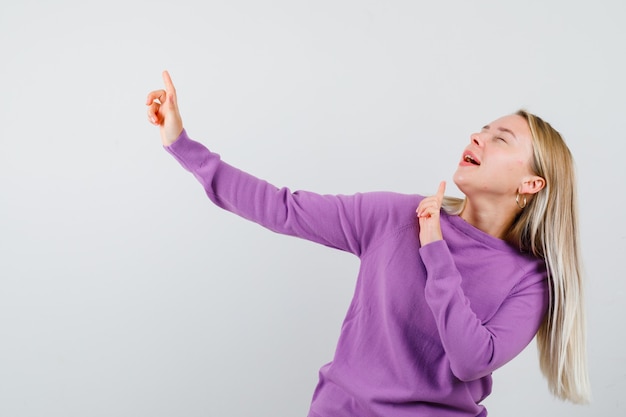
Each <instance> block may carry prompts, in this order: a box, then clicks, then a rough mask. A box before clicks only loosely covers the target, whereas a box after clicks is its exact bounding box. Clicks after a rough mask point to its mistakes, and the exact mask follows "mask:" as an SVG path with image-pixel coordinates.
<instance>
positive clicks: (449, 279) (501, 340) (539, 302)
mask: <svg viewBox="0 0 626 417" xmlns="http://www.w3.org/2000/svg"><path fill="white" fill-rule="evenodd" d="M420 255H421V257H422V261H423V263H424V265H425V267H426V270H427V282H426V288H425V294H426V300H427V303H428V305H429V307H430V309H431V311H432V313H433V315H434V317H435V321H436V324H437V328H438V331H439V335H440V337H441V340H442V343H443V347H444V350H445V352H446V354H447V357H448V359H449V361H450V367H451V370H452V372H453V373H454V375H455V376H456V377H457V378H459V379H460V380H463V381H471V380H476V379H479V378H482V377H484V376H486V375H489V374H490V373H491V372H493V371H494V370H496V369H497V368H499V367H501V366H502V365H504V364H505V363H506V362H508V361H510V360H511V359H513V358H514V357H515V356H517V355H518V354H519V353H520V352H521V351H522V350H523V349H524V347H526V346H527V345H528V344H529V343H530V341H531V340H532V339H533V337H534V336H535V334H536V332H537V330H538V328H539V326H540V324H541V322H542V320H543V317H544V314H545V311H546V308H547V299H546V290H545V281H544V280H543V279H528V280H522V281H520V284H519V285H518V286H517V287H516V288H514V289H513V291H512V292H511V293H510V294H509V296H508V297H507V298H506V299H505V300H504V302H503V303H502V304H501V306H500V308H499V309H498V311H497V312H496V314H495V315H494V316H493V317H491V318H490V319H488V320H487V321H486V322H482V321H481V320H480V319H479V318H478V317H477V315H476V314H475V313H474V311H472V306H471V305H470V302H469V300H468V299H467V297H466V296H465V294H464V292H463V289H462V287H461V282H462V276H461V273H460V272H459V271H458V269H457V268H456V266H455V263H454V259H453V258H452V255H451V253H450V251H449V248H448V246H447V244H446V242H445V241H444V240H441V241H436V242H433V243H430V244H428V245H425V246H423V247H422V248H421V249H420ZM528 274H531V275H532V274H533V272H528Z"/></svg>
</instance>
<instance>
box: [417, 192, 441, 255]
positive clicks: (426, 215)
mask: <svg viewBox="0 0 626 417" xmlns="http://www.w3.org/2000/svg"><path fill="white" fill-rule="evenodd" d="M445 190H446V182H445V181H441V183H439V189H438V190H437V194H435V195H431V196H430V197H426V198H425V199H423V200H422V201H421V202H420V204H419V206H417V210H416V213H417V218H418V219H419V224H420V235H419V237H420V242H421V244H422V246H424V245H428V244H429V243H432V242H435V241H437V240H442V239H443V236H442V234H441V223H440V221H439V215H440V210H441V202H442V201H443V193H444V191H445Z"/></svg>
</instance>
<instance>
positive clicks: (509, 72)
mask: <svg viewBox="0 0 626 417" xmlns="http://www.w3.org/2000/svg"><path fill="white" fill-rule="evenodd" d="M625 18H626V3H625V2H623V1H622V0H614V1H608V0H600V1H595V2H587V1H569V0H562V1H523V2H513V1H508V2H504V1H495V0H490V1H487V0H484V1H447V2H433V1H428V2H427V1H396V0H360V1H357V0H351V1H341V0H334V1H329V0H326V1H295V0H284V1H253V0H228V1H226V0H224V1H204V2H201V1H190V0H185V1H175V2H174V1H170V2H164V1H132V0H128V1H123V2H118V1H108V2H103V1H99V2H93V4H92V3H91V2H88V1H70V0H65V1H43V0H42V1H20V2H16V1H13V2H8V1H4V2H3V3H2V5H0V59H1V64H0V83H1V87H0V141H1V148H0V416H2V417H22V416H24V417H26V416H29V417H30V416H59V417H60V416H63V417H69V416H76V417H79V416H80V417H84V416H107V417H108V416H148V415H149V416H187V417H190V416H220V417H226V416H233V417H234V416H251V415H254V416H304V415H306V413H307V410H308V405H309V402H310V399H311V395H312V393H313V389H314V387H315V384H316V381H317V371H318V369H319V367H320V366H322V365H323V364H324V363H326V362H328V361H330V360H331V359H332V354H333V351H334V347H335V343H336V340H337V337H338V335H339V330H340V327H341V323H342V320H343V317H344V314H345V312H346V310H347V307H348V304H349V302H350V299H351V296H352V292H353V288H354V284H355V278H356V274H357V269H358V260H357V259H356V258H355V257H354V256H353V255H350V254H346V253H342V252H339V251H335V250H332V249H329V248H326V247H321V246H317V245H314V244H312V243H309V242H306V241H302V240H298V239H294V238H288V237H284V236H279V235H274V234H272V233H271V232H268V231H266V230H264V229H262V228H261V227H259V226H257V225H255V224H252V223H248V222H246V221H244V220H241V219H239V218H237V217H236V216H234V215H232V214H230V213H227V212H224V211H221V210H220V209H218V208H216V207H214V206H212V204H211V203H210V202H209V200H208V199H207V198H206V197H205V195H204V192H203V190H202V189H201V187H200V185H199V184H198V183H197V182H196V181H195V179H194V178H193V177H192V176H191V175H190V174H188V173H187V172H185V171H184V170H183V169H182V168H181V167H180V166H178V164H177V163H176V162H175V161H174V160H173V158H171V157H170V156H169V155H168V154H167V153H166V152H165V151H164V150H163V149H162V147H161V145H160V139H159V133H158V129H156V128H154V127H153V126H151V125H149V124H148V122H147V119H146V116H145V110H146V109H145V106H144V101H145V97H146V95H147V93H148V92H149V91H150V90H153V89H158V88H161V86H162V82H161V71H162V70H164V69H168V70H169V71H170V72H171V74H172V77H173V79H174V82H175V84H176V87H177V90H178V94H179V103H180V108H181V111H182V115H183V120H184V123H185V127H186V128H187V130H188V132H189V134H190V136H191V137H192V138H194V139H196V140H199V141H201V142H203V143H205V144H206V145H207V146H209V147H210V148H211V149H213V150H215V151H216V152H218V153H220V154H221V155H222V157H223V159H224V160H226V161H227V162H229V163H231V164H233V165H235V166H238V167H240V168H242V169H244V170H246V171H248V172H250V173H252V174H254V175H256V176H259V177H262V178H264V179H267V180H269V181H270V182H272V183H274V184H275V185H277V186H289V187H290V188H291V189H292V190H297V189H306V190H311V191H316V192H319V193H342V194H350V193H354V192H365V191H376V190H388V191H397V192H403V193H421V194H431V193H433V192H434V191H436V188H437V184H438V183H439V181H440V180H447V181H448V183H449V185H448V189H447V194H450V195H459V191H458V190H457V189H456V188H455V187H454V185H453V184H452V182H451V177H452V174H453V173H454V171H455V169H456V164H457V162H458V160H459V159H460V155H461V152H462V150H463V148H464V147H465V146H466V144H467V143H468V140H469V139H468V138H469V135H470V133H472V132H474V131H476V130H478V129H480V128H481V127H482V126H483V125H484V124H486V123H488V122H490V121H492V120H494V119H496V118H498V117H500V116H502V115H504V114H508V113H511V112H514V111H516V110H517V109H518V108H526V109H528V110H529V111H531V112H534V113H537V114H538V115H540V116H542V117H543V118H545V119H546V120H547V121H549V122H550V123H551V124H552V125H553V126H554V127H556V128H557V129H558V130H559V131H560V132H561V133H562V134H563V136H564V137H565V139H566V141H567V143H568V144H569V146H570V148H571V150H572V152H573V154H574V156H575V159H576V161H577V169H578V176H579V200H580V212H581V225H580V226H581V227H580V232H581V237H582V249H583V254H584V264H585V269H586V279H587V281H586V289H587V302H588V303H587V304H588V329H589V365H590V372H591V380H592V385H593V393H594V402H593V403H592V404H591V405H590V406H573V405H570V404H567V403H562V402H561V401H558V400H555V399H553V398H552V397H551V396H550V394H549V392H548V389H547V385H546V383H545V380H544V379H543V377H542V376H541V374H540V372H539V365H538V360H537V351H536V346H535V344H534V343H532V344H531V345H529V347H528V348H527V349H526V350H525V351H524V352H523V353H522V354H521V355H520V356H519V357H518V358H516V359H515V360H513V361H512V362H511V363H509V364H507V365H506V366H505V367H504V368H502V369H501V370H498V371H497V372H495V373H494V391H493V394H492V396H491V397H489V398H488V400H487V401H486V405H487V407H488V409H489V411H490V415H493V416H507V417H515V416H520V417H521V416H529V415H541V416H568V417H572V416H605V417H610V416H623V415H624V409H625V406H626V404H625V401H624V396H623V394H624V392H626V351H625V350H624V343H625V336H624V335H625V332H624V326H625V325H624V319H625V318H626V307H625V306H626V303H625V302H624V298H625V297H626V291H625V290H626V283H625V280H624V278H625V274H624V268H623V264H624V256H625V255H626V222H625V220H624V217H623V207H624V206H625V204H626V199H625V195H626V192H625V191H624V182H625V180H626V175H625V174H626V170H625V169H624V159H625V158H626V145H625V143H626V134H625V133H624V132H625V128H624V118H625V117H626V106H625V104H624V103H625V99H626V83H625V81H624V80H625V78H624V74H626V61H625V55H624V47H625V44H626V26H625V25H624V24H623V22H624V19H625ZM390 417H393V416H390Z"/></svg>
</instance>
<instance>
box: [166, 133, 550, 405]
mask: <svg viewBox="0 0 626 417" xmlns="http://www.w3.org/2000/svg"><path fill="white" fill-rule="evenodd" d="M166 149H167V150H168V151H169V152H170V153H171V154H172V155H173V156H174V157H175V158H176V159H177V160H178V161H179V162H180V164H181V165H182V166H183V167H184V168H185V169H187V170H188V171H190V172H191V173H192V174H193V175H194V176H195V177H196V178H197V179H198V180H199V181H200V183H201V184H202V186H203V187H204V189H205V191H206V193H207V195H208V197H209V198H210V199H211V200H212V201H213V202H214V203H215V204H216V205H218V206H219V207H221V208H223V209H226V210H228V211H231V212H233V213H235V214H237V215H239V216H242V217H244V218H246V219H249V220H252V221H254V222H256V223H259V224H260V225H262V226H264V227H266V228H268V229H270V230H273V231H275V232H278V233H283V234H287V235H292V236H297V237H300V238H304V239H308V240H311V241H314V242H317V243H321V244H323V245H327V246H330V247H333V248H337V249H341V250H344V251H347V252H351V253H353V254H355V255H356V256H358V257H359V259H360V261H361V266H360V270H359V274H358V279H357V283H356V290H355V294H354V298H353V299H352V302H351V304H350V307H349V309H348V312H347V314H346V318H345V320H344V323H343V326H342V329H341V335H340V337H339V341H338V344H337V348H336V351H335V356H334V358H333V360H332V362H330V363H329V364H327V365H325V366H323V367H322V368H321V370H320V372H319V383H318V385H317V388H316V389H315V393H314V394H313V400H312V403H311V408H310V411H309V417H375V416H376V417H379V416H380V417H388V416H390V417H404V416H407V417H408V416H411V417H417V416H428V417H437V416H486V415H487V411H486V409H485V408H484V406H482V405H480V402H481V401H482V400H483V399H484V398H485V397H486V396H487V395H489V393H490V392H491V373H492V372H493V371H494V370H495V369H497V368H499V367H500V366H502V365H504V364H505V363H506V362H508V361H509V360H511V359H512V358H513V357H515V356H516V355H517V354H518V353H520V352H521V351H522V349H523V348H524V347H525V346H526V345H527V344H528V343H529V342H530V341H531V340H532V339H533V337H534V335H535V333H536V332H537V329H538V328H539V325H540V324H541V321H542V319H543V317H544V314H545V312H546V310H547V305H548V286H547V280H546V270H545V264H544V262H543V261H542V260H539V259H536V258H533V257H531V256H527V255H525V254H522V253H520V251H519V250H518V249H516V248H515V247H513V246H511V245H509V244H507V243H506V242H504V241H502V240H499V239H496V238H494V237H492V236H490V235H488V234H486V233H484V232H482V231H480V230H478V229H476V228H475V227H473V226H471V225H470V224H469V223H466V222H465V221H464V220H463V219H461V218H460V217H458V216H449V215H447V214H445V213H442V215H441V229H442V233H443V237H444V240H443V241H437V242H433V243H431V244H428V245H426V246H423V247H422V246H421V245H420V242H419V237H418V233H419V225H418V221H417V218H416V215H415V209H416V208H417V205H418V204H419V202H420V200H421V199H422V198H423V197H420V196H418V195H402V194H396V193H383V192H375V193H364V194H356V195H352V196H342V195H340V196H329V195H319V194H313V193H309V192H303V191H297V192H293V193H292V192H291V191H289V190H288V189H286V188H282V189H278V188H276V187H274V186H272V185H271V184H268V183H267V182H265V181H263V180H260V179H257V178H255V177H253V176H251V175H249V174H246V173H245V172H242V171H240V170H238V169H236V168H234V167H232V166H230V165H228V164H226V163H224V162H222V161H221V159H220V157H219V155H217V154H215V153H212V152H210V151H209V150H208V149H207V148H206V147H204V146H203V145H202V144H200V143H198V142H195V141H192V140H191V139H189V137H188V136H187V134H186V132H185V131H183V133H182V134H181V135H180V137H179V138H178V140H177V141H176V142H175V143H174V144H172V145H171V146H169V147H167V148H166Z"/></svg>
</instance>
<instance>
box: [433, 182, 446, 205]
mask: <svg viewBox="0 0 626 417" xmlns="http://www.w3.org/2000/svg"><path fill="white" fill-rule="evenodd" d="M445 191H446V182H445V181H441V182H440V183H439V189H438V190H437V194H436V195H435V197H436V198H437V201H438V202H439V204H440V205H441V201H443V193H444V192H445Z"/></svg>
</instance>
